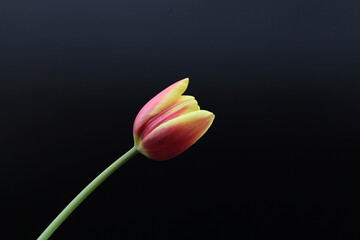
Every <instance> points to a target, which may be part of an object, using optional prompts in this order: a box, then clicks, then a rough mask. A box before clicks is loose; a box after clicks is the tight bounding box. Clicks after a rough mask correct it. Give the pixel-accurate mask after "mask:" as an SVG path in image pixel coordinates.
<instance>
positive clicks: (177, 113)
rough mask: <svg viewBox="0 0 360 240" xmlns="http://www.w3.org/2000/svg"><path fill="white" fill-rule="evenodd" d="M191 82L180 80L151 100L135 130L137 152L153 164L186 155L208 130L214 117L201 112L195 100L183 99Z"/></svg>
mask: <svg viewBox="0 0 360 240" xmlns="http://www.w3.org/2000/svg"><path fill="white" fill-rule="evenodd" d="M188 84H189V79H188V78H185V79H183V80H180V81H178V82H176V83H174V84H172V85H171V86H169V87H167V88H166V89H165V90H163V91H161V92H160V93H159V94H157V95H156V96H155V97H154V98H152V99H151V100H150V101H149V102H148V103H147V104H145V106H144V107H143V108H142V109H141V110H140V112H139V113H138V115H137V116H136V118H135V121H134V126H133V135H134V143H135V146H136V148H137V150H138V151H139V152H140V153H142V154H143V155H145V156H147V157H148V158H150V159H153V160H167V159H170V158H173V157H175V156H177V155H179V154H180V153H182V152H184V151H185V150H186V149H188V148H189V147H190V146H192V145H193V144H194V143H195V142H196V141H197V140H198V139H199V138H200V137H201V136H202V135H204V133H205V132H206V131H207V130H208V129H209V127H210V125H211V124H212V122H213V120H214V117H215V115H214V114H213V113H211V112H209V111H206V110H200V107H199V105H198V102H197V101H196V100H195V98H194V97H193V96H187V95H182V94H183V93H184V92H185V90H186V88H187V86H188Z"/></svg>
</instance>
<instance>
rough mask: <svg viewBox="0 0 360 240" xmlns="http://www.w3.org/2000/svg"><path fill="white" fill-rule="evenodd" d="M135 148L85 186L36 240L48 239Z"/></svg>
mask: <svg viewBox="0 0 360 240" xmlns="http://www.w3.org/2000/svg"><path fill="white" fill-rule="evenodd" d="M137 152H138V151H137V149H136V147H135V146H134V147H132V148H131V149H130V150H129V151H128V152H126V153H125V154H124V155H123V156H121V157H120V158H119V159H117V160H116V161H115V162H114V163H112V164H111V165H110V166H109V167H108V168H106V169H105V170H104V171H103V172H102V173H100V175H98V176H97V177H96V178H95V179H94V180H93V181H92V182H91V183H89V185H87V186H86V187H85V188H84V189H83V190H82V191H81V192H80V193H79V194H78V195H77V196H76V197H75V198H74V199H73V200H72V201H71V202H70V203H69V204H68V205H67V206H66V207H65V208H64V210H62V212H61V213H60V214H59V215H58V216H57V217H56V218H55V219H54V220H53V221H52V223H51V224H50V225H49V226H48V227H47V228H46V229H45V231H44V232H43V233H42V234H41V235H40V236H39V238H38V239H37V240H46V239H48V238H49V237H50V236H51V235H52V234H53V233H54V232H55V230H56V229H57V228H58V227H59V226H60V225H61V224H62V223H63V222H64V221H65V219H66V218H67V217H68V216H69V215H70V214H71V213H72V212H73V211H74V210H75V209H76V208H77V207H78V206H79V205H80V204H81V203H82V201H84V200H85V198H87V196H89V195H90V194H91V193H92V192H93V191H94V190H95V189H96V188H97V187H98V186H99V185H100V184H101V183H102V182H103V181H105V179H107V178H108V177H109V176H110V175H111V174H113V173H114V172H115V171H116V170H117V169H118V168H119V167H121V166H122V165H123V164H124V163H125V162H127V161H128V160H129V159H130V158H132V157H133V156H135V154H136V153H137Z"/></svg>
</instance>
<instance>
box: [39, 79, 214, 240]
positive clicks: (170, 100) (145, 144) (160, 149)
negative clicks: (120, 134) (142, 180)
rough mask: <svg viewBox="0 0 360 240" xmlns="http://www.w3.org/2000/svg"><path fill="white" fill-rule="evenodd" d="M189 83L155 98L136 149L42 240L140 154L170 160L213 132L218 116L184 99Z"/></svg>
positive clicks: (139, 120) (145, 111)
mask: <svg viewBox="0 0 360 240" xmlns="http://www.w3.org/2000/svg"><path fill="white" fill-rule="evenodd" d="M188 84H189V79H187V78H186V79H183V80H180V81H178V82H176V83H174V84H172V85H171V86H169V87H167V88H166V89H165V90H163V91H162V92H160V93H159V94H157V95H156V96H155V97H154V98H152V99H151V100H150V101H149V102H148V103H146V104H145V106H144V107H143V108H142V109H141V110H140V112H139V113H138V115H137V116H136V118H135V121H134V125H133V137H134V147H132V148H131V149H130V150H129V151H128V152H126V153H125V154H124V155H123V156H121V157H120V158H119V159H117V160H116V161H115V162H113V163H112V164H111V165H110V166H109V167H108V168H106V169H105V170H104V171H103V172H102V173H100V174H99V175H98V176H97V177H96V178H95V179H94V180H93V181H92V182H90V183H89V184H88V185H87V186H86V187H85V188H84V189H83V190H82V191H81V192H80V193H79V194H78V195H77V196H76V197H75V198H74V199H73V200H72V201H71V202H70V203H69V204H68V205H67V206H66V207H65V208H64V210H63V211H62V212H61V213H60V214H59V215H58V216H57V217H56V218H55V219H54V220H53V221H52V222H51V224H50V225H49V226H48V227H47V228H46V229H45V231H44V232H43V233H42V234H41V235H40V236H39V238H38V240H46V239H48V238H49V237H50V236H51V235H52V234H53V233H54V232H55V231H56V229H57V228H58V227H59V226H60V225H61V224H62V223H63V221H65V219H66V218H67V217H68V216H69V215H70V214H71V213H72V212H73V211H74V210H75V209H76V208H77V207H78V206H79V205H80V204H81V203H82V202H83V201H84V200H85V199H86V198H87V197H88V196H89V195H90V194H91V193H92V192H93V191H94V190H95V189H96V188H97V187H98V186H99V185H100V184H101V183H102V182H103V181H105V179H107V178H108V177H109V176H110V175H111V174H112V173H114V172H115V171H116V170H117V169H118V168H119V167H121V166H122V165H123V164H124V163H125V162H127V161H128V160H129V159H130V158H132V157H133V156H134V155H136V153H138V152H140V153H142V154H143V155H145V156H147V157H148V158H150V159H153V160H160V161H161V160H167V159H170V158H173V157H175V156H177V155H179V154H180V153H182V152H184V151H185V150H186V149H188V148H189V147H190V146H192V145H193V144H194V143H195V142H196V141H197V140H198V139H199V138H200V137H201V136H202V135H204V133H205V132H206V131H207V130H208V129H209V127H210V125H211V124H212V122H213V120H214V117H215V116H214V114H213V113H211V112H209V111H206V110H200V107H199V105H198V103H197V101H196V100H195V98H194V97H192V96H188V95H182V94H183V93H184V92H185V90H186V88H187V86H188Z"/></svg>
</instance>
